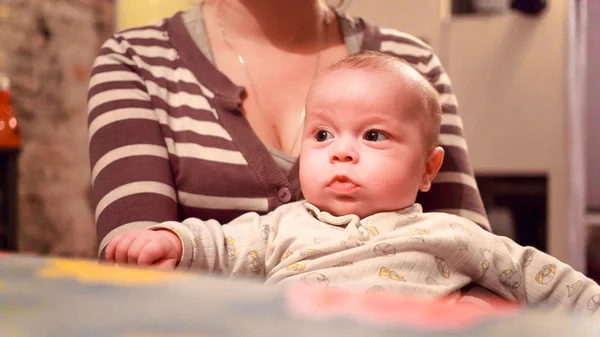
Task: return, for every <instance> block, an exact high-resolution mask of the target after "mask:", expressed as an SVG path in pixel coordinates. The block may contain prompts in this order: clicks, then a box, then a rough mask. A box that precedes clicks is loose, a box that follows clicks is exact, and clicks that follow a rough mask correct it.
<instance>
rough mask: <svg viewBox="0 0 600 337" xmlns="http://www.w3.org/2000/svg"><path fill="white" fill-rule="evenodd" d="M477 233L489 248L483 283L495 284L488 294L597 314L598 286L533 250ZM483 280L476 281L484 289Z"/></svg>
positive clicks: (481, 232) (499, 238) (562, 264)
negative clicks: (493, 292)
mask: <svg viewBox="0 0 600 337" xmlns="http://www.w3.org/2000/svg"><path fill="white" fill-rule="evenodd" d="M477 232H478V234H480V235H481V236H482V239H483V241H484V242H488V243H489V245H488V246H489V247H490V248H489V252H490V253H491V259H490V260H489V261H488V263H489V269H488V270H487V271H486V272H485V280H487V281H488V282H490V283H495V284H497V288H496V289H494V288H492V289H491V290H493V291H496V292H499V293H502V292H506V293H510V294H511V295H512V296H514V297H515V298H516V299H518V300H519V302H521V303H527V304H530V305H541V306H543V307H549V308H560V307H562V308H567V309H575V310H577V311H587V312H590V313H596V312H599V313H600V311H599V310H598V309H599V308H600V286H598V284H597V283H596V282H594V281H593V280H591V279H589V278H587V277H586V276H585V275H583V274H582V273H580V272H578V271H576V270H575V269H573V268H572V267H571V266H569V265H568V264H566V263H563V262H561V261H560V260H558V259H557V258H555V257H553V256H550V255H548V254H546V253H543V252H541V251H539V250H537V249H535V248H533V247H523V246H520V245H518V244H517V243H515V242H514V241H512V240H510V239H509V238H506V237H500V236H496V235H493V234H491V233H489V232H485V231H477ZM483 259H484V260H485V259H486V257H483ZM483 263H485V261H483ZM485 280H480V281H482V282H480V283H481V284H482V285H483V286H487V285H486V283H488V282H485ZM488 284H489V283H488Z"/></svg>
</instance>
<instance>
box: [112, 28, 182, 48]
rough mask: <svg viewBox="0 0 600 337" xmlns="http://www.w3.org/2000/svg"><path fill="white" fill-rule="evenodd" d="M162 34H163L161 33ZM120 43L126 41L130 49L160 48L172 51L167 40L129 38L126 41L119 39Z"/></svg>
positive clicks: (171, 46)
mask: <svg viewBox="0 0 600 337" xmlns="http://www.w3.org/2000/svg"><path fill="white" fill-rule="evenodd" d="M163 33H164V32H163ZM121 41H127V44H129V45H130V46H132V47H134V48H135V47H137V46H140V47H161V48H165V49H173V45H172V44H171V42H169V40H159V39H155V38H151V37H150V38H148V37H129V38H127V39H124V38H123V39H121Z"/></svg>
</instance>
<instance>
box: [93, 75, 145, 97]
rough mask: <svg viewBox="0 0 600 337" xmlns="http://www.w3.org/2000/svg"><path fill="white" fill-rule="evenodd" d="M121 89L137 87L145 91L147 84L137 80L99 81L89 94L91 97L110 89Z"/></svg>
mask: <svg viewBox="0 0 600 337" xmlns="http://www.w3.org/2000/svg"><path fill="white" fill-rule="evenodd" d="M119 89H137V90H141V91H143V92H144V93H145V92H147V89H146V86H145V85H144V84H143V83H141V82H137V81H120V80H116V79H115V80H114V81H111V82H104V83H99V84H96V85H95V86H93V87H92V88H90V90H89V91H88V95H89V97H90V98H92V97H94V96H96V95H97V94H100V93H103V92H105V91H109V90H119Z"/></svg>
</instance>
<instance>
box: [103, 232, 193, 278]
mask: <svg viewBox="0 0 600 337" xmlns="http://www.w3.org/2000/svg"><path fill="white" fill-rule="evenodd" d="M181 253H182V246H181V240H180V239H179V237H178V236H177V235H176V234H175V233H173V232H171V231H169V230H166V229H165V230H162V229H161V230H148V229H135V230H130V231H127V232H125V233H122V234H120V235H118V236H116V237H114V238H113V239H112V240H110V242H109V243H108V245H107V246H106V260H107V262H108V263H114V264H117V265H135V266H142V267H152V268H156V269H160V270H173V269H175V267H176V266H177V263H178V262H179V260H180V259H181Z"/></svg>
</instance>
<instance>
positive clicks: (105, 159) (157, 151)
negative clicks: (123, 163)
mask: <svg viewBox="0 0 600 337" xmlns="http://www.w3.org/2000/svg"><path fill="white" fill-rule="evenodd" d="M134 156H155V157H160V158H164V159H168V158H169V154H168V153H167V149H166V148H164V147H163V146H159V145H150V144H135V145H127V146H123V147H119V148H116V149H114V150H112V151H109V152H107V153H106V154H104V155H103V156H102V157H101V158H100V159H98V161H97V162H96V165H94V168H93V169H92V184H94V181H95V180H96V177H98V174H100V172H102V170H103V169H105V168H106V167H107V166H108V165H110V164H112V163H114V162H116V161H117V160H120V159H123V158H128V157H134Z"/></svg>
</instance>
